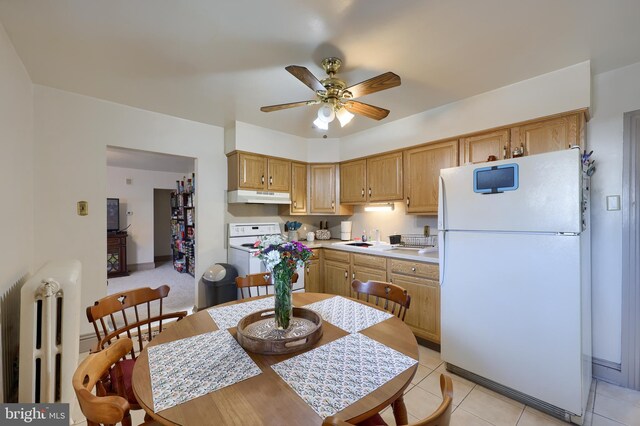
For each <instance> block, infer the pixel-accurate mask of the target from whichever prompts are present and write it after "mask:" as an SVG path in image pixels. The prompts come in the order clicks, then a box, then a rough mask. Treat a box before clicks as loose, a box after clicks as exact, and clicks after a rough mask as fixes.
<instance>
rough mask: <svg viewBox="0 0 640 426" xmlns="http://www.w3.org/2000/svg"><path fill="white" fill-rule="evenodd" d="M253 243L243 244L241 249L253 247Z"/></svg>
mask: <svg viewBox="0 0 640 426" xmlns="http://www.w3.org/2000/svg"><path fill="white" fill-rule="evenodd" d="M253 245H254V243H244V244H242V247H253Z"/></svg>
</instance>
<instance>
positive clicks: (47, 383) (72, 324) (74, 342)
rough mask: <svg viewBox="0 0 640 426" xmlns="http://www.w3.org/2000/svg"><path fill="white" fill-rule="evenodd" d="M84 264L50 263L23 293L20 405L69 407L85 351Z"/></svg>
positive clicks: (25, 286) (75, 261)
mask: <svg viewBox="0 0 640 426" xmlns="http://www.w3.org/2000/svg"><path fill="white" fill-rule="evenodd" d="M80 269H81V267H80V262H79V261H77V260H67V261H55V262H49V263H47V264H46V265H45V266H43V267H42V268H41V269H40V270H39V271H38V272H36V273H35V274H34V275H33V276H32V277H31V278H30V279H29V281H27V282H26V283H25V284H24V286H23V287H22V294H21V303H20V318H21V327H20V372H19V374H20V381H19V394H18V400H19V402H50V403H51V402H66V403H71V402H72V401H73V400H74V398H75V396H74V392H73V387H72V386H71V378H72V376H73V373H74V371H75V370H76V367H77V366H78V352H79V345H80Z"/></svg>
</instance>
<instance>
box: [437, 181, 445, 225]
mask: <svg viewBox="0 0 640 426" xmlns="http://www.w3.org/2000/svg"><path fill="white" fill-rule="evenodd" d="M438 229H439V230H442V231H444V180H443V179H442V176H439V177H438Z"/></svg>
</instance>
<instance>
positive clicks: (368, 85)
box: [347, 71, 400, 98]
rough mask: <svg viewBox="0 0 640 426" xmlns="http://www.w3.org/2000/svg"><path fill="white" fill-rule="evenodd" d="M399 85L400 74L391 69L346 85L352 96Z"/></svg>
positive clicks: (356, 96)
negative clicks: (348, 85) (349, 85)
mask: <svg viewBox="0 0 640 426" xmlns="http://www.w3.org/2000/svg"><path fill="white" fill-rule="evenodd" d="M396 86H400V76H399V75H397V74H394V73H392V72H391V71H389V72H386V73H384V74H380V75H379V76H377V77H373V78H370V79H369V80H365V81H362V82H360V83H358V84H354V85H353V86H351V87H347V90H348V91H350V92H351V94H352V95H353V97H354V98H359V97H360V96H364V95H368V94H370V93H375V92H379V91H381V90H386V89H391V88H392V87H396Z"/></svg>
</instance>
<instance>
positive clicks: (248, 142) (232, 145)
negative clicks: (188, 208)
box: [224, 121, 340, 163]
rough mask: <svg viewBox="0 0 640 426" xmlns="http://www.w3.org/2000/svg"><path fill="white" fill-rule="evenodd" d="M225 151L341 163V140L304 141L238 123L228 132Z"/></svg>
mask: <svg viewBox="0 0 640 426" xmlns="http://www.w3.org/2000/svg"><path fill="white" fill-rule="evenodd" d="M224 138H225V152H226V153H229V152H231V151H235V150H238V151H247V152H255V153H257V154H263V155H270V156H273V157H284V158H289V159H291V160H298V161H304V162H310V163H324V162H327V163H331V162H338V161H340V139H336V138H327V139H322V138H318V139H305V138H301V137H299V136H294V135H289V134H287V133H282V132H278V131H276V130H271V129H265V128H264V127H258V126H254V125H253V124H248V123H243V122H242V121H236V122H235V126H234V127H232V128H228V129H225V136H224Z"/></svg>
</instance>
